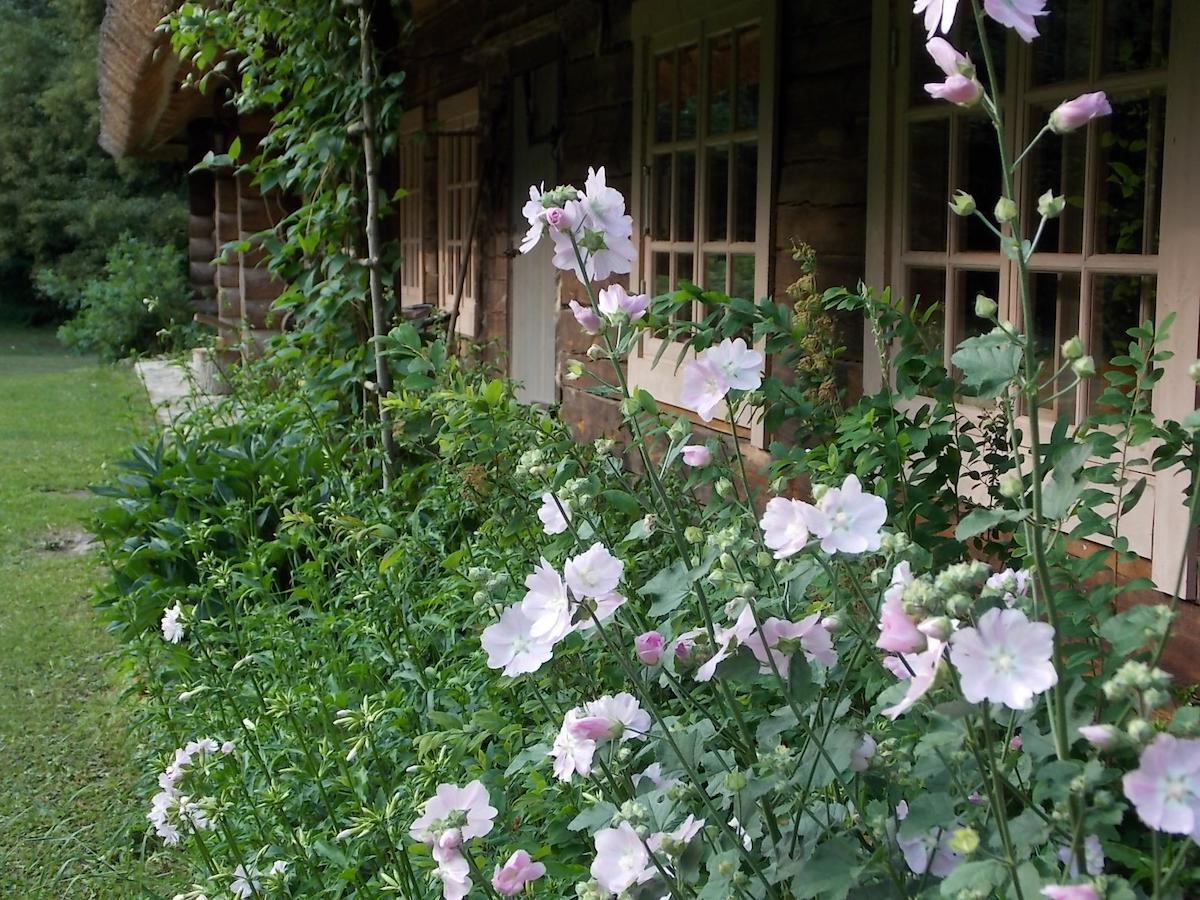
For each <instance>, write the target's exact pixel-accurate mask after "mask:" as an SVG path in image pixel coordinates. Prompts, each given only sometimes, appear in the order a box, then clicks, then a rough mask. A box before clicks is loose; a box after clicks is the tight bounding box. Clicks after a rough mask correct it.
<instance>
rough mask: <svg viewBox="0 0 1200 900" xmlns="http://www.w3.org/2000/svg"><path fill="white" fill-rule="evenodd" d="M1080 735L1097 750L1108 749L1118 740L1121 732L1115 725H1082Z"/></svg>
mask: <svg viewBox="0 0 1200 900" xmlns="http://www.w3.org/2000/svg"><path fill="white" fill-rule="evenodd" d="M1079 735H1080V737H1082V738H1083V739H1084V740H1086V741H1087V742H1088V743H1089V744H1091V745H1092V746H1093V747H1095V748H1096V749H1097V750H1107V749H1109V748H1110V747H1112V746H1113V745H1114V744H1115V743H1116V742H1117V740H1118V739H1119V738H1120V735H1121V733H1120V732H1119V731H1117V727H1116V726H1115V725H1084V726H1082V727H1080V729H1079Z"/></svg>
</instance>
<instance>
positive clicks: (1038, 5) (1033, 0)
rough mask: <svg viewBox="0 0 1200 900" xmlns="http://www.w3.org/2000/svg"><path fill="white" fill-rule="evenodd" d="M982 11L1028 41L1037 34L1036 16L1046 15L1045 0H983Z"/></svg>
mask: <svg viewBox="0 0 1200 900" xmlns="http://www.w3.org/2000/svg"><path fill="white" fill-rule="evenodd" d="M983 11H984V12H985V13H987V14H988V15H989V16H990V17H991V18H992V19H994V20H995V21H997V22H999V23H1000V24H1001V25H1003V26H1004V27H1005V28H1013V29H1015V30H1016V32H1017V34H1019V35H1020V36H1021V40H1023V41H1024V42H1025V43H1027V44H1028V43H1029V42H1030V41H1032V40H1033V39H1034V38H1035V37H1037V36H1038V30H1037V22H1036V21H1034V20H1035V18H1036V17H1037V16H1044V15H1046V0H983Z"/></svg>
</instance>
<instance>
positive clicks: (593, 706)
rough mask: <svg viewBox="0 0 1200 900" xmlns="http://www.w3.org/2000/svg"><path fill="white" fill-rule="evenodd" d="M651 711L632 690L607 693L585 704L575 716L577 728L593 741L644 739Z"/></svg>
mask: <svg viewBox="0 0 1200 900" xmlns="http://www.w3.org/2000/svg"><path fill="white" fill-rule="evenodd" d="M650 721H651V720H650V713H648V712H646V711H645V710H644V709H642V707H641V706H640V705H639V704H638V702H637V700H636V699H635V698H634V696H633V695H632V694H629V693H624V692H622V693H620V694H617V695H616V696H611V695H605V696H603V697H601V698H599V699H598V700H592V701H591V702H590V703H585V704H584V705H583V712H582V715H580V716H579V717H578V718H576V720H575V724H574V726H573V728H574V731H575V733H576V734H578V735H582V736H583V737H585V738H588V739H590V740H594V741H597V742H599V741H604V740H609V741H617V742H618V743H624V742H625V741H644V740H645V739H646V735H647V734H648V733H649V731H650Z"/></svg>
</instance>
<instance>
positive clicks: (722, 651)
mask: <svg viewBox="0 0 1200 900" xmlns="http://www.w3.org/2000/svg"><path fill="white" fill-rule="evenodd" d="M754 630H755V626H754V612H753V611H752V610H751V609H750V607H749V606H747V607H746V608H745V609H743V610H742V612H741V615H739V616H738V617H737V621H736V622H734V623H733V624H732V625H730V626H729V627H728V628H717V629H715V634H714V636H715V637H716V639H717V650H716V652H715V653H713V655H712V656H710V657H709V658H708V659H707V660H705V662H704V663H703V664H702V665H701V666H700V668H698V669H697V670H696V675H695V678H696V680H697V681H711V680H712V677H713V675H715V674H716V672H717V666H719V665H720V664H721V663H723V662H724V661H725V660H727V659H729V657H731V656H733V654H734V653H735V652H736V651H737V649H738V648H739V647H741V646H742V645H743V644H745V643H746V642H747V641H749V640H750V636H751V635H752V634H754ZM697 634H698V632H697ZM686 637H688V635H680V640H683V639H684V638H686ZM676 653H677V654H678V645H677V646H676Z"/></svg>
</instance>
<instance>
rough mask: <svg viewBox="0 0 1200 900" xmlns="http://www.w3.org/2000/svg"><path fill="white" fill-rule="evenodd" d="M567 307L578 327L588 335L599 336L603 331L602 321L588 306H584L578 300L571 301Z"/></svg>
mask: <svg viewBox="0 0 1200 900" xmlns="http://www.w3.org/2000/svg"><path fill="white" fill-rule="evenodd" d="M568 305H569V306H570V307H571V315H573V316H574V317H575V321H576V322H578V323H579V327H580V328H582V329H583V330H584V331H586V332H587V333H588V334H599V333H600V332H601V331H602V330H603V329H604V320H603V319H601V318H600V317H599V316H598V315H596V311H595V310H594V309H592V308H591V307H590V306H584V305H583V304H581V303H580V302H579V301H578V300H572V301H571V302H570V304H568Z"/></svg>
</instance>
